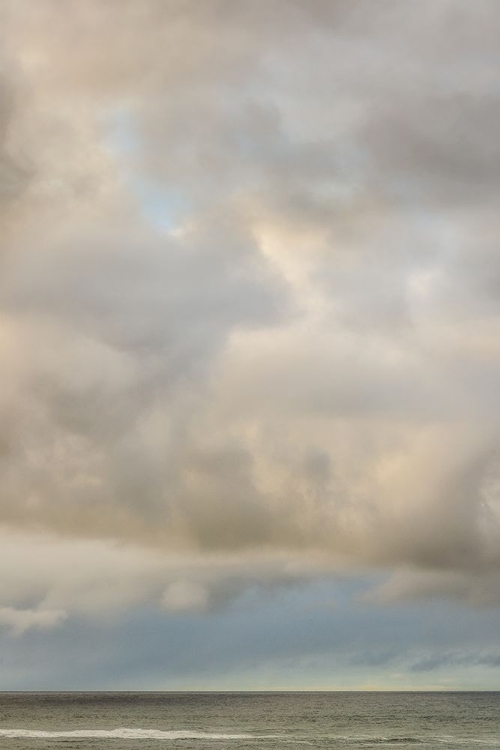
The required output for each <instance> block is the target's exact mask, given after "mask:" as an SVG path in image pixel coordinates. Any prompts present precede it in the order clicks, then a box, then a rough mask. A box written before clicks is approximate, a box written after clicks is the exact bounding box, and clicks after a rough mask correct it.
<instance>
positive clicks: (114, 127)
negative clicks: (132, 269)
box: [104, 107, 188, 232]
mask: <svg viewBox="0 0 500 750" xmlns="http://www.w3.org/2000/svg"><path fill="white" fill-rule="evenodd" d="M104 127H105V130H106V133H107V135H106V145H107V147H108V148H109V150H110V151H111V153H112V154H113V156H114V157H115V159H116V160H117V163H118V166H119V169H120V172H121V176H122V179H123V181H124V183H125V185H126V187H127V189H128V190H130V192H131V193H132V194H133V195H134V196H135V198H136V199H137V201H138V203H139V206H140V208H141V211H142V213H143V215H144V216H145V217H146V218H147V220H148V221H149V222H150V223H151V224H152V225H153V226H155V227H157V228H158V229H161V230H162V231H166V232H174V231H175V230H176V228H178V226H179V223H180V222H181V221H182V218H183V216H184V215H185V214H186V213H187V211H188V203H187V201H186V199H185V197H184V196H183V195H182V194H181V192H180V191H179V190H175V189H174V188H172V187H168V188H167V187H165V186H164V185H161V184H160V183H158V182H157V181H155V180H152V179H150V178H147V177H145V176H144V175H139V174H138V173H137V170H135V169H134V168H133V165H134V164H140V162H141V151H142V140H141V136H140V134H139V132H138V130H137V126H136V122H135V119H134V116H133V114H132V113H131V111H130V110H129V109H128V108H126V107H121V108H120V109H118V110H115V111H114V112H113V113H112V114H111V115H109V116H108V117H107V118H106V121H105V126H104Z"/></svg>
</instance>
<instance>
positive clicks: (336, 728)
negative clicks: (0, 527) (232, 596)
mask: <svg viewBox="0 0 500 750" xmlns="http://www.w3.org/2000/svg"><path fill="white" fill-rule="evenodd" d="M415 746H418V747H419V748H422V750H423V749H424V748H429V749H431V748H440V750H447V749H449V748H460V750H467V748H475V749H476V750H477V749H478V748H481V747H483V746H484V747H499V748H500V693H496V692H494V693H493V692H491V693H485V692H477V693H463V692H461V693H385V692H384V693H376V692H370V693H368V692H367V693H362V692H317V693H311V692H308V693H298V692H288V693H172V692H171V693H123V692H119V693H73V692H72V693H0V748H1V750H21V749H22V750H42V749H43V750H48V748H59V749H60V750H63V748H64V750H72V749H73V748H74V749H75V750H153V748H156V749H157V750H159V749H161V748H166V749H169V748H171V749H172V750H173V748H179V749H182V750H207V749H208V748H210V750H218V749H219V748H220V749H221V750H242V748H252V750H290V749H291V748H295V747H297V748H308V747H309V748H318V749H323V748H339V750H340V749H342V748H346V749H349V750H360V749H362V748H379V749H380V748H384V747H397V748H399V749H403V748H410V747H411V748H415Z"/></svg>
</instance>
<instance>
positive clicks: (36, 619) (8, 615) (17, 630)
mask: <svg viewBox="0 0 500 750" xmlns="http://www.w3.org/2000/svg"><path fill="white" fill-rule="evenodd" d="M65 619H66V612H64V610H61V609H55V610H50V609H49V610H34V609H14V608H13V607H0V624H1V625H5V626H7V627H9V628H11V631H12V633H13V634H14V635H22V634H23V633H25V632H26V631H27V630H30V629H31V628H36V629H38V630H47V629H51V628H55V627H57V626H59V625H61V623H63V622H64V620H65Z"/></svg>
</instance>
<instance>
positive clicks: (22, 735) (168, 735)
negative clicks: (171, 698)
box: [0, 727, 257, 740]
mask: <svg viewBox="0 0 500 750" xmlns="http://www.w3.org/2000/svg"><path fill="white" fill-rule="evenodd" d="M0 738H8V739H12V740H18V739H63V738H67V739H119V740H123V739H125V740H251V739H257V737H256V736H255V735H252V734H222V733H215V732H214V733H212V732H195V731H191V730H189V729H178V730H169V731H167V730H162V729H129V728H127V727H120V728H118V729H73V730H71V731H60V732H47V731H42V730H38V729H0Z"/></svg>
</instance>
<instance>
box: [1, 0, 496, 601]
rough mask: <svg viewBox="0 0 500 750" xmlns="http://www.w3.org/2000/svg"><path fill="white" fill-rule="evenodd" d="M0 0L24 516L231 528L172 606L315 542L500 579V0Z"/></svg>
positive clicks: (11, 505)
mask: <svg viewBox="0 0 500 750" xmlns="http://www.w3.org/2000/svg"><path fill="white" fill-rule="evenodd" d="M2 16H3V19H2V20H3V22H4V23H3V29H4V31H3V35H4V37H5V47H6V54H7V55H10V56H11V58H12V60H13V64H15V67H16V75H15V76H13V75H10V74H9V73H7V74H6V75H7V76H10V78H12V80H13V81H14V83H12V86H15V87H16V91H17V88H19V91H20V94H19V96H17V97H14V98H12V99H11V95H10V93H9V90H10V89H9V86H10V85H11V84H8V85H7V88H6V92H7V93H6V94H5V95H4V96H3V98H2V100H1V101H2V104H1V105H0V106H1V110H0V113H1V114H0V117H1V123H2V132H3V131H4V130H5V133H6V134H7V135H6V138H7V136H8V143H7V142H6V148H5V149H4V151H2V152H1V153H2V156H1V157H0V159H1V161H0V163H1V164H2V165H3V166H2V172H1V176H0V179H1V180H2V185H3V186H4V187H2V191H3V193H2V194H4V193H5V194H6V195H8V197H9V199H13V200H10V202H9V207H8V211H11V210H12V212H13V213H12V214H11V215H9V217H8V222H7V223H8V226H9V232H8V239H7V241H6V243H5V248H4V250H3V253H4V256H5V257H3V259H2V269H1V271H2V276H1V280H0V333H1V336H0V356H1V358H2V373H1V374H0V385H1V387H2V391H1V394H0V413H1V414H2V427H1V430H2V433H1V435H0V438H1V440H0V462H1V466H2V472H3V477H2V494H1V501H0V519H1V520H2V522H3V523H5V524H8V525H11V526H13V527H17V528H24V529H25V530H30V531H32V530H43V531H44V533H47V534H51V533H56V534H59V535H60V536H62V537H65V536H66V535H69V536H71V537H73V538H74V537H80V538H83V539H86V540H94V541H101V542H104V541H109V540H114V541H115V542H117V543H119V544H123V545H124V546H125V547H126V546H127V545H130V546H132V547H133V548H134V549H135V548H136V547H142V548H144V555H145V556H146V557H147V555H149V554H152V551H154V553H155V554H160V555H161V554H163V555H166V554H167V553H168V552H170V551H172V550H175V551H178V552H182V554H184V555H186V556H187V557H188V556H189V555H193V556H196V555H202V556H204V559H206V560H207V564H208V562H210V561H211V560H213V557H214V556H218V555H221V556H222V557H224V559H225V563H222V564H221V565H220V566H219V567H217V572H216V573H214V575H213V577H210V580H203V576H200V575H199V572H198V573H197V574H196V575H192V574H191V573H190V571H189V570H188V568H189V565H188V563H187V561H186V560H184V562H183V564H182V565H181V566H180V567H181V568H184V569H180V570H176V571H175V575H173V573H172V571H170V573H169V576H166V577H162V576H161V575H159V574H158V572H157V569H156V567H155V566H153V568H154V570H150V569H149V567H148V566H147V565H146V570H145V571H144V575H143V576H142V573H141V581H143V580H148V581H150V584H149V585H145V587H144V590H145V591H146V592H147V595H148V596H149V597H151V599H153V600H154V601H156V602H158V601H163V603H164V606H165V607H166V609H167V610H168V609H171V610H172V609H174V610H175V609H180V610H182V609H183V608H187V609H188V610H189V609H192V610H198V609H200V610H203V609H208V610H209V611H211V610H212V608H216V606H217V605H218V604H224V603H226V602H228V601H232V600H233V599H234V598H235V597H236V596H237V593H234V592H239V591H241V590H242V589H245V588H247V589H248V588H251V587H252V586H253V585H257V586H262V585H264V583H265V581H266V580H267V582H268V586H269V588H270V589H271V590H273V589H274V586H275V579H276V581H277V582H278V583H279V585H285V584H286V583H287V582H293V581H295V580H296V576H299V577H300V575H302V574H305V575H307V576H309V573H310V571H309V570H308V569H307V565H306V563H305V558H307V557H309V558H310V560H311V568H313V569H315V570H316V572H317V575H318V576H321V575H323V573H324V571H325V570H332V569H339V568H340V569H346V568H351V567H353V566H354V567H356V568H357V567H367V568H370V569H376V570H381V569H383V570H396V572H397V571H398V570H400V569H402V570H406V569H408V568H411V569H414V570H416V571H417V572H418V573H419V575H420V574H421V575H422V577H423V579H425V584H423V585H422V587H420V588H419V586H415V585H414V582H412V580H409V579H407V578H406V577H405V576H403V577H402V578H401V579H400V580H399V583H398V582H397V580H396V584H394V583H392V584H388V585H389V590H388V591H386V598H387V599H390V598H391V596H392V595H394V596H397V595H399V594H401V595H402V596H403V595H405V592H406V593H407V594H408V595H411V596H417V597H418V596H420V595H421V593H422V592H425V593H426V595H429V596H432V595H433V592H436V594H438V595H439V596H444V597H445V596H447V595H450V596H454V597H457V598H462V599H465V600H467V601H470V602H471V603H472V604H482V603H485V602H489V601H493V602H496V601H497V592H496V588H495V584H494V581H495V580H496V576H497V571H498V564H499V559H498V554H497V552H496V549H497V544H498V540H499V538H500V531H499V501H498V483H497V482H496V480H495V476H496V473H495V472H496V467H497V464H498V443H499V431H498V419H497V407H498V405H499V404H498V394H497V390H498V389H497V388H496V387H495V384H496V380H497V377H498V372H499V365H500V360H499V352H498V346H497V343H496V339H497V333H496V326H497V324H498V318H497V314H498V311H497V295H496V291H497V285H498V284H497V281H498V279H497V277H498V269H497V265H498V264H497V258H496V254H495V242H494V238H495V232H496V230H497V221H496V218H495V217H496V210H495V208H496V200H497V192H498V191H497V186H496V172H495V167H494V164H495V159H496V156H497V151H498V145H497V138H496V132H497V130H498V128H497V127H496V121H497V119H498V95H497V90H496V81H495V80H494V78H492V76H491V70H490V68H491V60H492V58H493V56H494V54H496V52H495V49H496V47H495V45H496V41H495V35H494V33H493V30H494V29H495V28H497V26H498V22H499V20H500V18H499V13H498V9H497V6H496V4H494V3H493V4H492V3H480V4H475V5H474V6H471V5H470V4H468V3H463V2H458V3H448V2H445V3H440V4H439V8H437V6H436V4H435V3H431V2H423V3H418V4H416V3H411V2H404V3H396V2H382V3H379V4H377V11H376V12H374V11H373V4H372V3H365V2H361V1H360V2H357V3H345V2H338V3H331V2H319V1H318V2H316V1H314V2H311V3H309V2H281V1H278V0H275V1H273V2H270V3H260V2H259V3H247V2H236V3H223V2H218V1H215V0H214V1H213V2H206V3H203V4H199V3H192V2H187V1H186V2H180V3H177V2H175V3H174V2H172V3H170V2H156V0H147V1H146V2H144V3H139V4H138V3H133V2H125V3H118V2H106V3H101V2H94V1H93V0H91V1H90V2H86V3H84V4H82V3H78V2H68V3H67V4H65V10H64V12H62V13H61V12H60V7H59V4H58V3H57V2H51V1H50V0H41V2H39V3H36V5H35V4H34V3H29V2H21V3H14V2H7V3H5V4H4V7H3V8H2ZM10 78H9V80H10ZM6 80H7V79H6ZM117 118H118V120H120V118H122V121H123V122H124V123H125V130H127V133H128V136H129V137H130V139H131V141H133V145H132V146H131V147H130V148H127V144H126V143H125V144H124V143H119V142H118V141H119V140H120V138H119V136H117V134H116V132H114V131H113V126H112V123H113V122H116V119H117ZM124 140H126V137H125V139H124ZM113 141H114V142H113ZM110 142H111V143H110ZM23 148H24V149H25V152H26V155H27V158H28V161H29V163H30V164H32V173H30V178H29V179H28V180H27V181H24V182H23V179H21V177H22V175H21V172H22V170H21V171H20V168H18V167H17V166H16V164H17V162H16V160H15V157H14V156H13V154H16V153H21V152H22V150H23ZM141 189H142V191H143V192H141ZM148 190H150V191H152V193H153V194H154V195H155V201H154V203H155V205H154V206H153V207H152V206H150V205H148ZM169 201H173V202H175V201H177V202H178V204H179V205H180V206H181V209H179V210H178V211H173V212H172V214H175V221H173V220H172V224H173V226H169V229H168V231H162V230H160V229H159V228H158V225H159V224H161V221H158V222H156V225H155V221H154V217H153V219H152V218H151V217H152V214H154V213H155V212H158V213H159V214H160V217H159V218H160V219H161V213H162V209H163V205H162V204H163V203H164V209H165V214H168V213H169ZM3 204H4V201H3V199H2V206H3ZM157 204H158V205H157ZM5 205H7V203H6V202H5ZM11 206H12V209H11ZM6 210H7V209H6ZM478 255H479V256H480V261H479V262H480V266H479V264H478V261H477V258H478ZM478 325H479V326H480V328H479V329H477V328H476V326H478ZM250 553H252V554H257V553H258V554H263V555H267V554H269V555H270V556H271V557H272V556H273V555H275V556H278V557H279V556H280V555H285V556H287V559H288V561H289V562H290V560H295V567H294V565H293V564H292V563H291V562H290V567H288V566H286V565H285V566H281V565H280V564H279V563H277V562H274V563H270V564H269V565H266V566H265V571H264V572H260V571H258V570H257V569H256V572H255V574H253V573H252V570H251V569H252V565H255V562H254V563H253V564H252V563H250V562H249V563H248V566H247V563H245V573H244V574H243V573H242V574H241V575H237V576H236V577H235V578H234V579H233V578H231V575H230V572H229V571H230V568H231V566H233V565H234V564H235V562H234V560H235V557H236V558H237V557H238V555H240V556H241V557H242V559H243V558H244V557H245V555H247V554H250ZM134 559H135V558H134ZM148 559H149V558H148ZM134 565H137V566H138V567H139V568H140V565H139V562H138V560H136V561H135V563H134ZM132 567H133V566H132ZM160 567H161V566H160ZM247 567H248V569H247ZM257 567H258V566H257ZM141 570H142V569H141ZM301 571H302V572H301ZM304 571H305V573H304ZM51 575H54V576H55V572H54V571H52V572H51ZM478 578H479V579H480V580H481V582H482V588H481V586H480V587H479V589H478V588H477V587H475V583H474V581H477V579H478ZM160 579H161V580H160ZM436 580H438V584H436V585H434V584H435V581H436ZM89 586H91V587H92V586H95V587H97V588H99V587H98V586H97V583H96V582H95V577H94V576H91V583H89ZM391 586H395V588H396V589H397V591H396V592H395V593H394V591H392V594H391V590H390V589H391ZM49 588H50V587H49ZM56 588H57V587H56ZM473 590H476V591H482V594H481V596H476V597H475V596H474V595H473V593H471V592H473ZM134 591H135V588H134ZM99 592H100V593H99V596H98V597H97V598H98V599H99V601H100V600H101V599H102V592H101V590H100V589H99ZM382 593H383V592H382ZM422 595H423V594H422ZM65 596H70V593H68V592H66V594H65ZM134 597H135V594H130V597H129V595H128V593H124V599H123V600H124V601H125V602H127V603H128V604H127V606H131V607H132V606H135V605H136V604H137V602H139V603H141V602H142V603H143V602H144V599H140V597H139V599H135V598H134ZM162 597H163V598H162ZM56 598H57V597H56ZM118 598H119V599H120V597H118ZM91 600H92V597H89V600H88V601H87V600H86V601H87V606H89V607H90V608H91V607H92V603H91ZM120 601H121V600H120ZM36 603H39V601H38V600H37V602H36ZM14 604H16V602H14V600H13V599H12V600H8V601H7V600H6V602H5V605H6V606H8V607H10V606H14ZM24 604H26V602H24ZM31 604H33V602H31ZM26 606H27V605H26ZM54 606H55V605H54ZM58 606H59V605H58ZM60 606H61V607H62V608H64V606H65V605H64V596H61V604H60ZM116 606H117V608H118V609H119V602H117V604H116ZM56 609H57V608H56ZM9 611H10V610H9Z"/></svg>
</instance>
